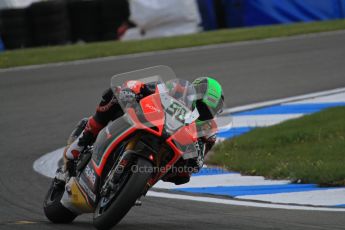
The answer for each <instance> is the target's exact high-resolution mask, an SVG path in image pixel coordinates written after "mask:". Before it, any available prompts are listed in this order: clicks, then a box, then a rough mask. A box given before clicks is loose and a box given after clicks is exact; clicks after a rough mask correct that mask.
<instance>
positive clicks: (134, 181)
mask: <svg viewBox="0 0 345 230" xmlns="http://www.w3.org/2000/svg"><path fill="white" fill-rule="evenodd" d="M137 166H138V168H140V167H147V168H151V167H152V163H151V162H149V161H148V160H146V159H143V158H139V159H138V162H137ZM150 176H151V173H150V172H149V170H147V171H146V172H133V173H132V174H131V175H130V177H129V179H128V181H127V183H126V184H125V185H124V186H123V188H122V190H121V191H120V193H119V195H118V196H117V197H116V198H115V200H114V201H113V203H112V204H111V205H110V207H109V208H108V209H107V210H106V211H105V212H104V213H103V214H101V215H100V216H96V212H97V210H96V212H95V214H94V219H93V224H94V226H95V227H96V228H97V229H99V230H106V229H110V228H111V227H113V226H115V225H116V224H117V223H119V222H120V221H121V219H122V218H123V217H124V216H125V215H126V214H127V212H128V211H129V210H130V209H131V208H132V207H133V205H134V204H135V201H136V200H137V199H138V198H139V197H140V196H141V195H142V192H143V190H144V189H145V186H146V183H147V181H148V179H149V178H150Z"/></svg>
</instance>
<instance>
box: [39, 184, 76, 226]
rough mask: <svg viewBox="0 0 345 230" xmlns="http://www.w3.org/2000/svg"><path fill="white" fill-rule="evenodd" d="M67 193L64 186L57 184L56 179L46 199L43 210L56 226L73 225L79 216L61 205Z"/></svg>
mask: <svg viewBox="0 0 345 230" xmlns="http://www.w3.org/2000/svg"><path fill="white" fill-rule="evenodd" d="M58 183H62V182H58ZM64 192H65V188H64V186H63V184H57V183H56V179H54V181H53V183H52V185H51V186H50V188H49V191H48V193H47V195H46V197H45V199H44V203H43V209H44V214H45V215H46V217H47V218H48V219H49V220H50V221H51V222H53V223H56V224H67V223H71V222H72V221H73V220H74V219H75V218H76V217H77V215H76V214H74V213H73V212H71V211H70V210H68V209H67V208H65V207H64V206H63V205H62V204H61V202H60V201H61V198H62V196H63V194H64Z"/></svg>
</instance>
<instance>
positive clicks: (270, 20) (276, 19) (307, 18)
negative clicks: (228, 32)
mask: <svg viewBox="0 0 345 230" xmlns="http://www.w3.org/2000/svg"><path fill="white" fill-rule="evenodd" d="M224 8H225V11H226V15H227V19H226V20H227V25H228V27H240V26H257V25H271V24H285V23H294V22H312V21H320V20H332V19H341V18H344V17H345V0H327V1H315V0H224Z"/></svg>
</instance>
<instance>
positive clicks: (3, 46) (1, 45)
mask: <svg viewBox="0 0 345 230" xmlns="http://www.w3.org/2000/svg"><path fill="white" fill-rule="evenodd" d="M4 50H5V45H4V43H3V42H2V39H1V37H0V52H1V51H4Z"/></svg>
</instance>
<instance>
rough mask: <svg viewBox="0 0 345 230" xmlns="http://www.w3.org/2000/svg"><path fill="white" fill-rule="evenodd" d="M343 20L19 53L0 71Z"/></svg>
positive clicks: (335, 26) (328, 26)
mask: <svg viewBox="0 0 345 230" xmlns="http://www.w3.org/2000/svg"><path fill="white" fill-rule="evenodd" d="M344 29H345V20H336V21H325V22H314V23H298V24H290V25H278V26H263V27H253V28H241V29H227V30H218V31H214V32H203V33H199V34H193V35H186V36H177V37H169V38H158V39H150V40H144V41H127V42H119V41H111V42H99V43H88V44H77V45H66V46H54V47H43V48H32V49H21V50H15V51H6V52H3V53H0V68H9V67H16V66H24V65H34V64H46V63H54V62H63V61H73V60H82V59H90V58H98V57H107V56H116V55H123V54H132V53H141V52H148V51H158V50H169V49H176V48H184V47H194V46H202V45H209V44H219V43H229V42H237V41H249V40H257V39H265V38H273V37H285V36H293V35H299V34H308V33H317V32H325V31H335V30H344Z"/></svg>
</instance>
